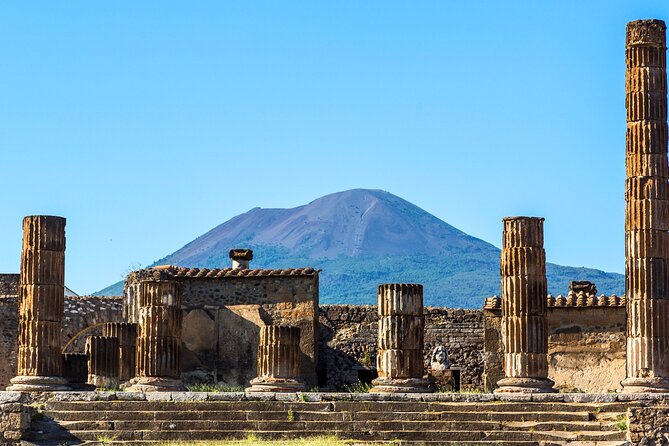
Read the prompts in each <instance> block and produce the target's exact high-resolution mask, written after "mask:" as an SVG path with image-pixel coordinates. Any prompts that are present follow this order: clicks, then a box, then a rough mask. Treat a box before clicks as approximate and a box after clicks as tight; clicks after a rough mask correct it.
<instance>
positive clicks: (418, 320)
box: [370, 283, 433, 393]
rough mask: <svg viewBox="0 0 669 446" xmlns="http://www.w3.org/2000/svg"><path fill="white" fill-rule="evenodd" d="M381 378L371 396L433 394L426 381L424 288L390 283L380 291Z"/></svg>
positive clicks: (378, 362)
mask: <svg viewBox="0 0 669 446" xmlns="http://www.w3.org/2000/svg"><path fill="white" fill-rule="evenodd" d="M377 297H378V310H377V311H378V315H379V337H378V354H377V357H376V364H377V371H378V374H379V377H378V378H376V379H375V380H373V381H372V384H373V385H374V387H373V388H372V389H371V390H370V392H371V393H396V392H397V393H416V392H430V391H432V390H433V388H432V386H431V382H430V381H429V380H428V379H425V378H424V377H423V373H424V365H423V346H424V338H423V336H424V332H423V331H424V328H425V319H424V316H423V286H422V285H419V284H407V283H390V284H383V285H379V288H378V294H377Z"/></svg>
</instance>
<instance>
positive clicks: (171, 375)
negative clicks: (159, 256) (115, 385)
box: [127, 271, 184, 392]
mask: <svg viewBox="0 0 669 446" xmlns="http://www.w3.org/2000/svg"><path fill="white" fill-rule="evenodd" d="M137 301H138V305H139V310H138V320H139V324H138V336H137V350H136V356H135V377H134V378H132V379H131V380H130V381H129V382H128V383H129V385H130V387H128V389H127V390H129V391H136V392H152V391H171V390H175V391H176V390H183V389H184V386H183V383H182V382H181V323H182V318H183V316H182V310H181V283H180V282H178V281H175V280H171V278H170V277H169V276H167V275H165V274H163V273H161V272H160V271H156V273H155V278H154V279H152V280H143V281H142V282H140V284H139V288H138V296H137Z"/></svg>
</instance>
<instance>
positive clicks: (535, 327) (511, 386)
mask: <svg viewBox="0 0 669 446" xmlns="http://www.w3.org/2000/svg"><path fill="white" fill-rule="evenodd" d="M503 224H504V231H503V236H502V252H501V261H500V271H501V275H502V287H501V288H502V344H503V345H504V364H503V366H504V378H503V379H501V380H500V381H499V382H498V386H499V387H498V388H497V389H496V390H495V392H547V391H550V390H551V386H552V384H553V383H552V382H551V381H549V380H548V379H547V377H548V362H547V355H546V354H547V352H548V323H547V320H546V253H545V252H544V248H543V246H544V225H543V224H544V219H543V218H534V217H507V218H505V219H504V220H503Z"/></svg>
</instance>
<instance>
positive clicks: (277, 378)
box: [246, 325, 304, 392]
mask: <svg viewBox="0 0 669 446" xmlns="http://www.w3.org/2000/svg"><path fill="white" fill-rule="evenodd" d="M300 355H301V352H300V329H299V328H298V327H289V326H281V325H266V326H264V327H260V341H259V343H258V366H257V370H258V376H257V377H256V378H254V379H252V380H251V387H249V388H247V389H246V391H247V392H300V391H304V381H303V380H301V379H300V363H301V361H300Z"/></svg>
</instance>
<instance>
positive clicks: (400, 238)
mask: <svg viewBox="0 0 669 446" xmlns="http://www.w3.org/2000/svg"><path fill="white" fill-rule="evenodd" d="M231 247H249V248H252V249H254V260H253V261H252V267H254V268H286V267H300V266H312V267H314V268H319V269H322V270H323V272H322V273H321V280H320V286H321V293H320V295H321V302H322V303H356V304H362V303H366V304H371V303H374V301H375V290H376V285H378V284H379V283H383V282H418V283H422V284H423V285H424V287H425V301H426V304H427V305H440V306H450V307H469V308H475V307H480V306H481V304H482V299H483V298H484V297H486V296H490V295H492V294H499V249H498V248H496V247H495V246H493V245H492V244H490V243H487V242H485V241H483V240H480V239H477V238H475V237H472V236H470V235H467V234H466V233H464V232H462V231H460V230H458V229H456V228H454V227H453V226H451V225H449V224H448V223H446V222H443V221H442V220H439V219H438V218H437V217H435V216H433V215H432V214H430V213H428V212H426V211H424V210H422V209H421V208H419V207H417V206H415V205H413V204H411V203H409V202H408V201H406V200H403V199H401V198H399V197H397V196H395V195H392V194H390V193H388V192H384V191H380V190H366V189H354V190H349V191H345V192H340V193H335V194H331V195H326V196H324V197H321V198H319V199H317V200H314V201H312V202H311V203H309V204H307V205H304V206H299V207H296V208H292V209H262V208H254V209H251V210H250V211H248V212H246V213H244V214H241V215H238V216H236V217H234V218H232V219H230V220H228V221H227V222H225V223H223V224H221V225H219V226H217V227H215V228H214V229H212V230H211V231H209V232H207V233H206V234H204V235H202V236H200V237H198V238H197V239H195V240H193V241H192V242H190V243H188V244H187V245H185V246H184V247H182V248H181V249H179V250H178V251H176V252H174V253H172V254H170V255H169V256H167V257H165V258H163V259H160V260H158V261H157V262H155V263H154V264H174V265H180V266H188V267H199V268H225V267H228V266H229V264H230V261H229V259H228V255H227V254H228V250H229V249H230V248H231ZM547 275H548V282H549V291H550V292H552V293H554V294H558V293H564V292H566V290H567V287H568V283H569V280H592V281H594V282H595V283H596V284H597V286H598V288H599V290H600V292H605V293H616V294H622V293H623V291H624V276H622V275H621V274H615V273H605V272H603V271H599V270H594V269H588V268H574V267H567V266H560V265H553V264H548V265H547ZM119 291H122V283H121V282H119V283H117V284H115V285H112V286H111V287H108V288H106V289H104V290H101V291H100V292H98V293H96V294H118V293H119Z"/></svg>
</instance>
